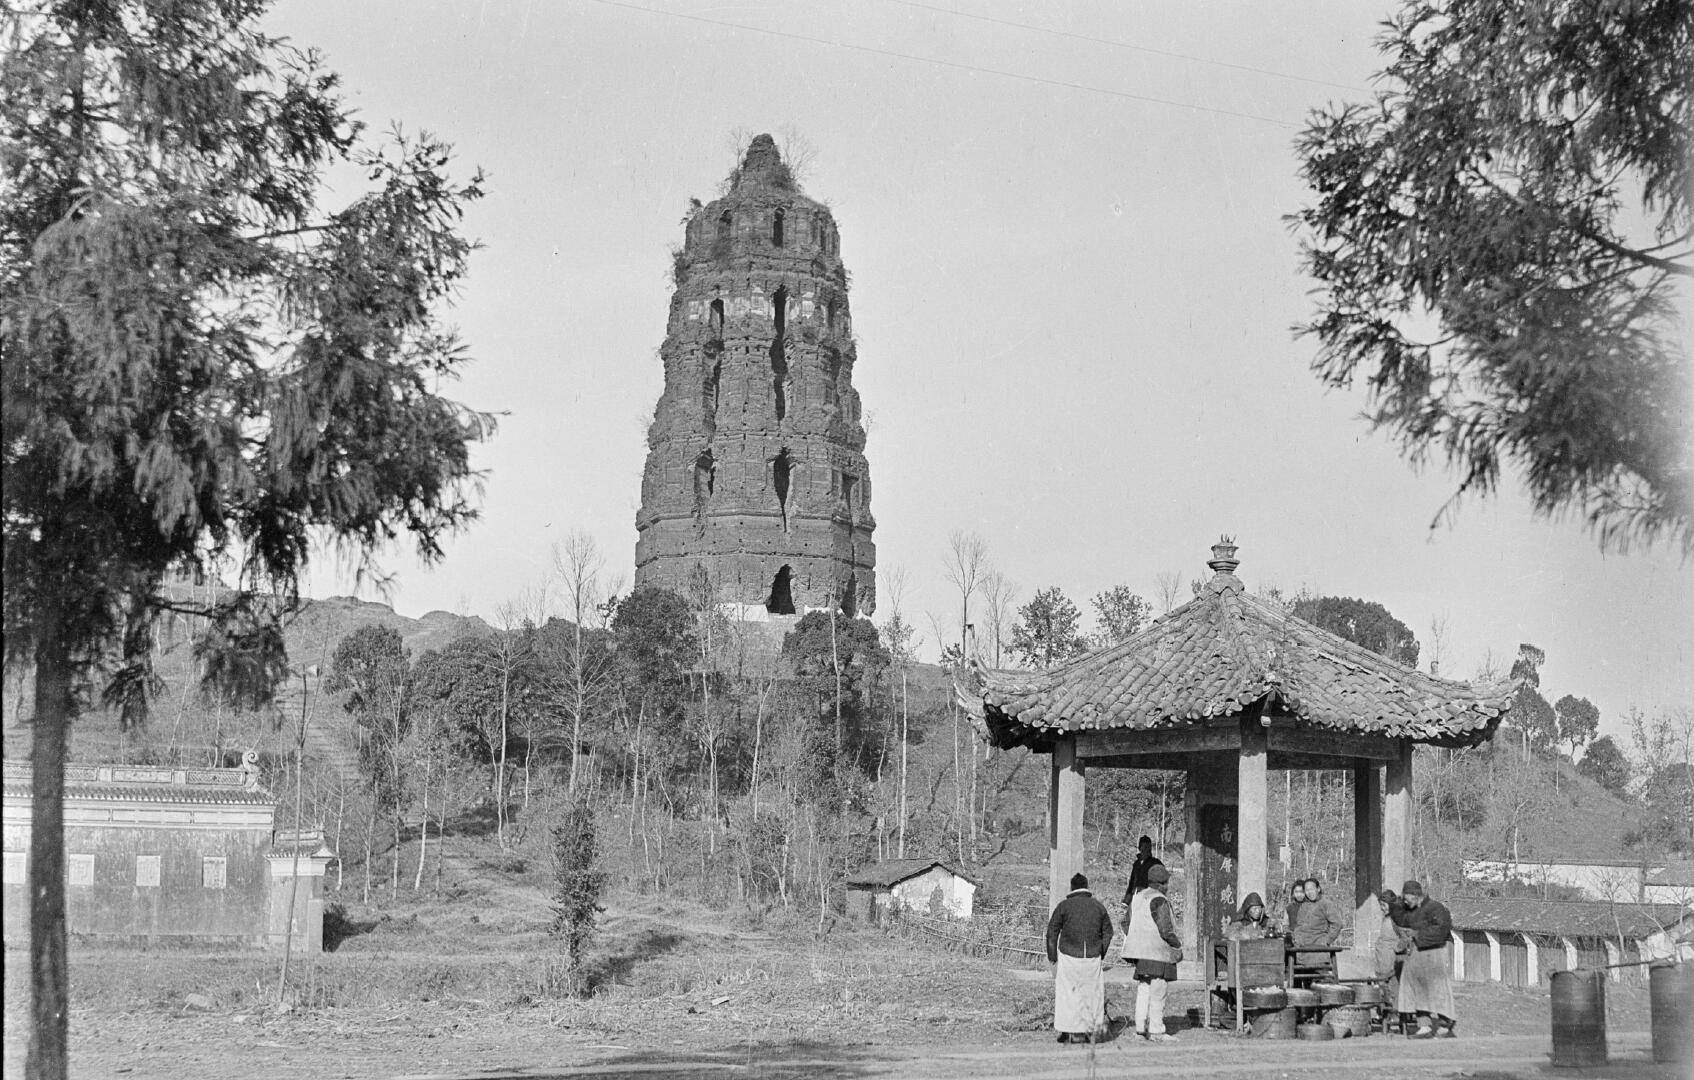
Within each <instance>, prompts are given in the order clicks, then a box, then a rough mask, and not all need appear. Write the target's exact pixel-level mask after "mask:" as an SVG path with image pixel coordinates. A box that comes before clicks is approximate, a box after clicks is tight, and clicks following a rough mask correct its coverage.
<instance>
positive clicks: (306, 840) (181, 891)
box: [4, 751, 333, 950]
mask: <svg viewBox="0 0 1694 1080" xmlns="http://www.w3.org/2000/svg"><path fill="white" fill-rule="evenodd" d="M4 767H5V789H4V791H5V802H4V852H5V877H4V889H5V894H4V899H5V917H4V919H5V921H4V925H5V940H6V942H7V944H12V943H14V942H19V943H21V942H27V941H28V940H29V896H28V892H27V881H28V869H29V848H30V835H31V832H32V822H33V819H34V813H33V808H34V797H33V793H32V791H31V787H30V779H31V770H30V766H29V763H28V762H24V761H7V762H5V763H4ZM276 805H277V803H276V798H275V796H274V795H272V794H271V793H270V792H269V791H267V790H265V789H264V788H263V787H262V786H260V783H259V770H258V765H257V758H256V755H254V754H253V753H252V752H251V751H249V752H248V754H247V755H246V758H245V761H244V763H243V765H242V767H240V768H236V769H212V768H206V769H200V768H184V767H182V766H169V765H122V764H68V765H66V766H65V795H64V852H65V918H66V928H67V930H68V931H69V932H70V933H71V934H72V935H78V936H86V937H88V938H92V939H97V940H100V941H105V942H125V943H135V944H171V943H177V944H194V945H208V944H230V945H248V946H270V947H277V948H281V947H284V946H285V945H288V946H292V947H293V948H297V949H302V950H315V949H321V948H322V947H323V894H322V883H323V872H324V868H325V867H326V866H328V865H329V863H330V861H331V859H332V858H333V852H331V851H330V849H329V847H328V845H327V844H325V843H324V839H323V836H322V835H321V833H318V832H293V831H284V832H280V833H279V832H278V831H277V830H276V827H275V819H276Z"/></svg>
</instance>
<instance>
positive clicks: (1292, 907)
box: [1282, 878, 1306, 940]
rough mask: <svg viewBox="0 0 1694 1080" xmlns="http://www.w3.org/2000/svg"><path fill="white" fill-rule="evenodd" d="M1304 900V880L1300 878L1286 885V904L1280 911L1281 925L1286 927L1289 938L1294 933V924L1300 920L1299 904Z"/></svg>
mask: <svg viewBox="0 0 1694 1080" xmlns="http://www.w3.org/2000/svg"><path fill="white" fill-rule="evenodd" d="M1305 902H1306V882H1305V879H1304V878H1302V879H1301V880H1299V881H1296V882H1295V883H1294V884H1293V885H1290V886H1289V887H1288V906H1287V907H1286V908H1284V909H1283V912H1282V925H1283V926H1284V927H1285V928H1286V931H1287V933H1288V936H1289V938H1290V940H1292V938H1293V934H1294V924H1295V923H1297V922H1299V921H1300V905H1301V904H1304V903H1305Z"/></svg>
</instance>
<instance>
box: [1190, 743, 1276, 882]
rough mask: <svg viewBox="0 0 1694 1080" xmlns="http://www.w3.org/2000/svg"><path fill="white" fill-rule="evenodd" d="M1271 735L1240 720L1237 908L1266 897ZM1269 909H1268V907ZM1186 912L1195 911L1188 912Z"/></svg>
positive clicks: (1237, 793) (1237, 771)
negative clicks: (1248, 900) (1247, 900)
mask: <svg viewBox="0 0 1694 1080" xmlns="http://www.w3.org/2000/svg"><path fill="white" fill-rule="evenodd" d="M1269 742H1270V732H1269V731H1267V730H1266V729H1265V726H1264V725H1263V724H1261V723H1260V722H1259V718H1258V717H1257V716H1256V715H1253V714H1252V713H1248V714H1247V715H1244V716H1243V717H1242V718H1241V755H1240V757H1239V758H1238V759H1237V764H1236V789H1235V790H1236V798H1237V802H1236V815H1235V836H1236V844H1235V900H1236V903H1237V904H1240V903H1241V901H1242V900H1244V899H1245V898H1246V896H1247V894H1248V893H1258V894H1259V897H1260V898H1261V899H1264V898H1266V897H1267V896H1268V895H1269V890H1268V889H1267V888H1266V885H1267V873H1268V870H1269V866H1268V863H1269V859H1270V857H1269V850H1270V825H1269V822H1268V821H1267V820H1266V819H1267V818H1268V817H1269V814H1268V813H1267V811H1268V810H1269V808H1270V777H1269V775H1268V773H1267V771H1266V769H1267V763H1268V758H1269V755H1270V746H1269ZM1267 906H1268V905H1267ZM1188 910H1189V911H1194V910H1196V909H1195V908H1189V909H1188Z"/></svg>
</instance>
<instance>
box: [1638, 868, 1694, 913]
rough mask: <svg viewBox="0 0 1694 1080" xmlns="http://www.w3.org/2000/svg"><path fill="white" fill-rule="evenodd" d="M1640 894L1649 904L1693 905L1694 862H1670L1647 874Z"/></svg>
mask: <svg viewBox="0 0 1694 1080" xmlns="http://www.w3.org/2000/svg"><path fill="white" fill-rule="evenodd" d="M1642 894H1643V895H1642V897H1641V898H1642V899H1643V900H1645V901H1647V902H1648V903H1649V904H1694V862H1691V861H1687V860H1684V861H1680V862H1672V863H1670V864H1668V865H1667V866H1666V867H1665V868H1664V869H1662V870H1660V871H1658V872H1657V873H1654V874H1649V875H1648V877H1647V881H1646V883H1645V884H1644V885H1643V886H1642Z"/></svg>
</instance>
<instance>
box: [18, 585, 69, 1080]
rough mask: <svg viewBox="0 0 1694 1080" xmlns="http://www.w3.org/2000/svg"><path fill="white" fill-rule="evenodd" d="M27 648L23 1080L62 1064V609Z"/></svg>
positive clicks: (47, 1077) (52, 1076)
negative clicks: (31, 678) (31, 698)
mask: <svg viewBox="0 0 1694 1080" xmlns="http://www.w3.org/2000/svg"><path fill="white" fill-rule="evenodd" d="M43 607H44V608H45V610H44V611H43V613H42V620H41V623H40V624H39V626H38V628H37V632H38V633H39V634H40V635H41V636H40V637H39V638H38V640H37V645H36V649H35V718H34V721H33V723H32V725H31V733H30V769H31V773H30V800H31V808H30V810H31V821H30V830H29V875H28V880H29V929H30V934H29V985H30V1020H31V1027H30V1036H29V1051H28V1053H27V1055H26V1057H25V1060H24V1074H25V1075H26V1076H28V1077H29V1078H30V1080H64V1077H65V1076H66V1073H67V1071H68V1069H69V1065H70V1023H69V1020H68V1016H69V996H70V957H69V953H68V943H67V940H66V935H65V749H66V744H67V742H68V734H69V731H70V724H71V718H72V709H73V698H72V692H71V691H72V687H71V680H72V677H73V674H74V671H75V668H74V666H73V664H72V661H71V653H70V649H69V647H68V644H67V643H66V641H65V640H64V636H63V635H64V626H63V623H62V619H63V615H62V611H61V609H59V608H58V606H57V605H55V604H53V603H52V602H51V601H49V602H48V603H47V604H45V605H43Z"/></svg>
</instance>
